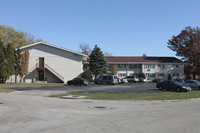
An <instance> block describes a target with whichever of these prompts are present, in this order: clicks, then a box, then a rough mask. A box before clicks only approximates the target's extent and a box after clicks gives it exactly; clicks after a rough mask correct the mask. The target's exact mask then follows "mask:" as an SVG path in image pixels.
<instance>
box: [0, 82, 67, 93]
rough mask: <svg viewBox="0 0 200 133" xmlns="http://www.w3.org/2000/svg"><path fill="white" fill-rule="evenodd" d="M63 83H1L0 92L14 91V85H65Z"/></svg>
mask: <svg viewBox="0 0 200 133" xmlns="http://www.w3.org/2000/svg"><path fill="white" fill-rule="evenodd" d="M63 85H64V84H63V83H44V84H41V83H21V84H20V83H19V84H9V83H8V84H0V93H5V92H12V91H14V90H13V89H12V90H11V89H9V88H14V87H35V86H63Z"/></svg>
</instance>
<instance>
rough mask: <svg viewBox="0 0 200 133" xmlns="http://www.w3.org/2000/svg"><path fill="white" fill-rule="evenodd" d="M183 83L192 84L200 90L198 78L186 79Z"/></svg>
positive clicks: (191, 85)
mask: <svg viewBox="0 0 200 133" xmlns="http://www.w3.org/2000/svg"><path fill="white" fill-rule="evenodd" d="M183 84H185V85H187V86H190V87H191V88H192V89H196V90H200V82H199V81H198V80H185V81H184V82H183Z"/></svg>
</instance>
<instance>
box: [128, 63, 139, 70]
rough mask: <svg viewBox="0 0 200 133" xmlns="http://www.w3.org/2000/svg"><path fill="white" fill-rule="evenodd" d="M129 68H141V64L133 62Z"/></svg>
mask: <svg viewBox="0 0 200 133" xmlns="http://www.w3.org/2000/svg"><path fill="white" fill-rule="evenodd" d="M129 68H130V69H139V68H140V65H137V64H131V65H129Z"/></svg>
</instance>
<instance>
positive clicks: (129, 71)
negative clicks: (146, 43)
mask: <svg viewBox="0 0 200 133" xmlns="http://www.w3.org/2000/svg"><path fill="white" fill-rule="evenodd" d="M115 65H116V70H117V76H118V77H121V78H123V77H125V76H131V75H138V74H140V73H141V72H142V69H141V64H123V65H126V67H125V68H119V65H120V64H115ZM130 65H139V68H130Z"/></svg>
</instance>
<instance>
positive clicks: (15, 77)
mask: <svg viewBox="0 0 200 133" xmlns="http://www.w3.org/2000/svg"><path fill="white" fill-rule="evenodd" d="M15 83H17V75H16V74H15Z"/></svg>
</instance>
